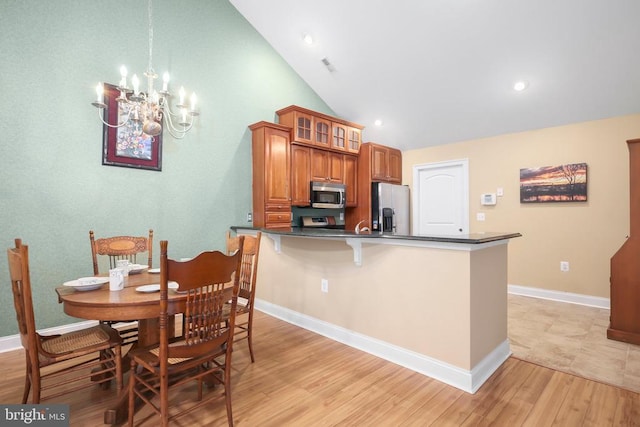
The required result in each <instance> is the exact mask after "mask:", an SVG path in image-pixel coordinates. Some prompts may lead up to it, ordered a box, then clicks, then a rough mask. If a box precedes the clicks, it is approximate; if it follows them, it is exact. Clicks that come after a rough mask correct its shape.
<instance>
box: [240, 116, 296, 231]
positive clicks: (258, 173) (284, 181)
mask: <svg viewBox="0 0 640 427" xmlns="http://www.w3.org/2000/svg"><path fill="white" fill-rule="evenodd" d="M249 129H251V132H252V163H253V225H254V226H255V227H261V228H290V227H291V193H290V187H289V185H290V180H291V175H290V174H291V169H290V165H291V154H290V153H291V150H290V128H288V127H286V126H281V125H277V124H274V123H268V122H265V121H262V122H258V123H255V124H253V125H251V126H249Z"/></svg>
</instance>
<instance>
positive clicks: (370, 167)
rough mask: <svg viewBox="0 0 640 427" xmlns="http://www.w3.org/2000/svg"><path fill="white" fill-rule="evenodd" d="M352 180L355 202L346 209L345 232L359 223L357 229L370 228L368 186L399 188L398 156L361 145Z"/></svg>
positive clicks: (388, 150) (397, 152) (373, 145)
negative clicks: (386, 183) (355, 189)
mask: <svg viewBox="0 0 640 427" xmlns="http://www.w3.org/2000/svg"><path fill="white" fill-rule="evenodd" d="M356 176H357V184H356V187H357V194H356V198H357V202H356V204H355V205H351V206H353V207H349V208H348V209H346V212H345V228H346V229H347V230H354V229H355V227H356V224H358V223H359V222H360V221H363V222H362V224H361V225H360V227H369V228H371V183H372V182H389V183H394V184H402V153H401V152H400V150H398V149H395V148H391V147H387V146H384V145H380V144H376V143H373V142H367V143H364V144H362V145H361V146H360V153H359V154H358V162H357V173H356ZM347 197H348V195H347Z"/></svg>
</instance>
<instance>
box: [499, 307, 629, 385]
mask: <svg viewBox="0 0 640 427" xmlns="http://www.w3.org/2000/svg"><path fill="white" fill-rule="evenodd" d="M508 307H509V326H508V327H509V341H510V345H511V351H512V352H513V357H515V358H517V359H521V360H524V361H527V362H531V363H535V364H537V365H540V366H544V367H546V368H551V369H554V370H557V371H561V372H566V373H569V374H573V375H578V376H581V377H583V378H587V379H590V380H594V381H599V382H602V383H605V384H610V385H613V386H616V387H620V388H623V389H626V390H630V391H633V392H636V393H640V346H637V345H633V344H627V343H623V342H620V341H614V340H609V339H607V327H608V326H609V310H607V309H602V308H597V307H587V306H583V305H577V304H569V303H564V302H558V301H550V300H544V299H539V298H530V297H524V296H519V295H511V294H510V295H509V305H508Z"/></svg>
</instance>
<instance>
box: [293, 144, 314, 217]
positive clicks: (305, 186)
mask: <svg viewBox="0 0 640 427" xmlns="http://www.w3.org/2000/svg"><path fill="white" fill-rule="evenodd" d="M312 150H313V148H309V147H304V146H302V145H296V144H292V145H291V205H292V206H309V204H310V203H311V197H310V194H309V191H310V189H309V183H310V182H311V151H312Z"/></svg>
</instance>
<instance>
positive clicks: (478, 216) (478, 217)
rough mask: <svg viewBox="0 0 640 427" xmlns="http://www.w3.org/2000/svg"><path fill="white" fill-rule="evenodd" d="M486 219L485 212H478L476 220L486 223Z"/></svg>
mask: <svg viewBox="0 0 640 427" xmlns="http://www.w3.org/2000/svg"><path fill="white" fill-rule="evenodd" d="M484 219H485V217H484V212H478V213H477V214H476V220H478V221H484Z"/></svg>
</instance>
